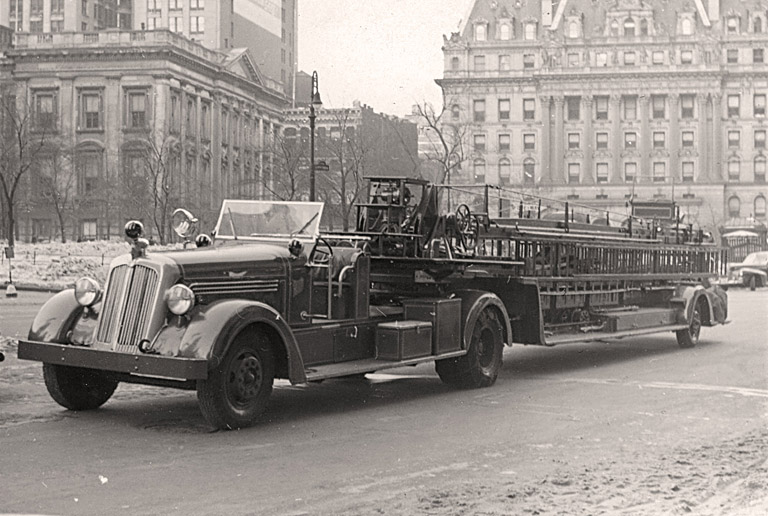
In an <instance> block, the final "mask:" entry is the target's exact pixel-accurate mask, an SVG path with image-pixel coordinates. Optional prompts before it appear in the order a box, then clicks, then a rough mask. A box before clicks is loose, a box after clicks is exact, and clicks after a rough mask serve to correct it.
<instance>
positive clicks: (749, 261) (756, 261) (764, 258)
mask: <svg viewBox="0 0 768 516" xmlns="http://www.w3.org/2000/svg"><path fill="white" fill-rule="evenodd" d="M743 263H744V264H745V265H765V264H766V263H768V253H752V254H750V255H747V257H746V258H744V262H743Z"/></svg>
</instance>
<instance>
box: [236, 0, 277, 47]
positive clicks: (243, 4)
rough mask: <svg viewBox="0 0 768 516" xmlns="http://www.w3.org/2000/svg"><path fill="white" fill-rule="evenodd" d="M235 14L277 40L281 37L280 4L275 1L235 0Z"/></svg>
mask: <svg viewBox="0 0 768 516" xmlns="http://www.w3.org/2000/svg"><path fill="white" fill-rule="evenodd" d="M235 13H236V14H239V15H240V16H242V17H243V18H245V19H246V20H248V21H249V22H251V23H253V24H255V25H258V26H259V27H262V28H263V29H265V30H267V31H269V32H271V33H272V34H274V35H275V36H277V37H278V38H279V37H282V28H283V24H282V12H281V5H280V2H278V1H276V0H235Z"/></svg>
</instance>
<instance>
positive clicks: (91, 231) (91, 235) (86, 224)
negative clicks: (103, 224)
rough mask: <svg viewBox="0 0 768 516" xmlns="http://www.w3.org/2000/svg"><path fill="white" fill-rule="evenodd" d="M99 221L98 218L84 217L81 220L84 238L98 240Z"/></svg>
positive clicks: (81, 232)
mask: <svg viewBox="0 0 768 516" xmlns="http://www.w3.org/2000/svg"><path fill="white" fill-rule="evenodd" d="M97 227H98V221H97V220H96V219H83V220H81V221H80V236H81V238H82V239H83V240H96V238H98V233H97Z"/></svg>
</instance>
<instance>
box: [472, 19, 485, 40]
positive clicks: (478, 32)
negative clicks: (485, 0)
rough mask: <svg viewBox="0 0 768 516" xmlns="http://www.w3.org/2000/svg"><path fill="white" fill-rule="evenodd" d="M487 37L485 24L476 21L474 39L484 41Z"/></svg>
mask: <svg viewBox="0 0 768 516" xmlns="http://www.w3.org/2000/svg"><path fill="white" fill-rule="evenodd" d="M487 39H488V33H487V30H486V28H485V24H483V23H478V24H477V25H475V41H485V40H487Z"/></svg>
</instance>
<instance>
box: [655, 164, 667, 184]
mask: <svg viewBox="0 0 768 516" xmlns="http://www.w3.org/2000/svg"><path fill="white" fill-rule="evenodd" d="M666 181H667V164H666V163H664V162H663V161H654V162H653V182H654V183H664V182H666Z"/></svg>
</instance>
